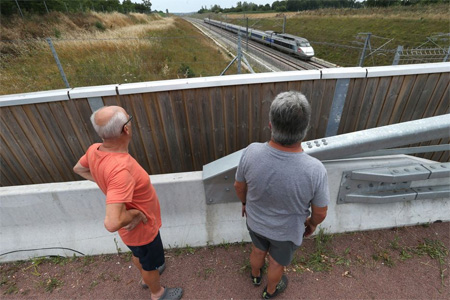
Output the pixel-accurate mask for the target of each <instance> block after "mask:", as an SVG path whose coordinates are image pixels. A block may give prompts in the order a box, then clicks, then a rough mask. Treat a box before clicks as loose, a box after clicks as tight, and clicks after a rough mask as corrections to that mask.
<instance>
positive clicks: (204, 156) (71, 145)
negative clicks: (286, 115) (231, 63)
mask: <svg viewBox="0 0 450 300" xmlns="http://www.w3.org/2000/svg"><path fill="white" fill-rule="evenodd" d="M449 65H450V64H449V63H447V64H443V63H440V64H427V65H415V68H413V67H411V66H407V67H404V66H395V67H386V68H385V69H382V68H358V69H355V68H342V69H334V70H327V71H326V72H323V71H320V70H318V71H307V72H306V73H305V72H304V73H301V72H286V73H283V74H282V75H279V74H278V75H272V74H265V75H264V74H256V75H236V76H235V75H233V76H226V77H211V78H206V79H183V80H172V81H166V82H152V83H142V84H131V85H124V86H112V87H110V86H107V87H98V88H97V89H96V88H77V89H73V90H61V91H54V92H53V94H57V95H58V96H57V97H52V96H48V97H46V93H45V92H41V93H38V94H36V93H34V94H33V93H31V94H21V95H8V96H1V97H0V106H1V107H0V117H1V123H0V126H1V145H0V146H1V180H0V185H1V186H9V185H23V184H35V183H49V182H64V181H73V180H79V179H81V178H79V177H78V176H77V175H75V174H74V173H73V172H72V167H73V166H74V165H75V163H76V162H77V161H78V159H79V158H80V157H81V156H82V155H83V154H84V151H85V150H86V149H87V148H88V146H89V145H90V144H92V143H94V142H99V141H100V140H99V138H98V137H97V135H96V133H95V132H94V130H93V128H92V126H91V124H90V120H89V118H90V115H91V113H92V111H93V110H94V108H95V107H94V106H93V103H95V102H97V104H98V105H120V106H123V107H124V108H125V109H126V110H127V112H128V113H129V114H131V115H133V117H134V118H133V120H132V126H133V141H132V144H131V147H130V153H131V155H133V156H134V157H135V158H136V160H137V161H138V162H139V163H140V164H141V165H142V166H143V167H144V168H145V170H146V171H147V172H148V173H149V174H162V173H176V172H187V171H198V170H201V169H202V166H203V165H205V164H207V163H209V162H212V161H214V160H216V159H219V158H221V157H223V156H226V155H228V154H230V153H232V152H235V151H237V150H240V149H242V148H244V147H246V146H247V145H248V144H250V143H252V142H261V141H267V140H268V139H269V138H270V130H269V127H268V111H269V107H270V104H271V101H272V100H273V99H274V97H275V96H276V95H277V94H278V93H280V92H283V91H287V90H297V91H301V92H303V93H304V94H305V95H306V97H307V98H308V99H309V101H310V102H311V106H312V112H313V114H312V116H313V117H312V123H311V129H310V130H309V132H308V135H307V137H306V140H312V139H316V138H321V137H324V136H325V133H326V130H327V126H328V125H329V122H328V121H329V119H330V111H331V107H332V105H333V102H334V101H336V99H338V98H339V97H341V98H342V100H343V101H345V102H343V103H345V104H344V106H343V108H342V114H341V116H340V122H339V123H338V125H339V126H338V130H337V134H341V133H348V132H353V131H358V130H363V129H367V128H373V127H379V126H383V125H388V124H394V123H398V122H404V121H409V120H416V119H421V118H425V117H431V116H436V115H441V114H446V113H449V98H450V97H449V74H450V73H449V71H450V68H449ZM353 70H354V72H353ZM383 70H384V71H383ZM392 70H394V71H392ZM350 71H352V72H350ZM371 74H372V76H370V75H371ZM391 74H393V75H391ZM343 79H345V80H347V84H346V85H345V89H344V93H343V94H342V93H340V94H338V93H336V86H337V83H338V82H339V81H340V80H343ZM102 91H106V92H102ZM46 98H48V99H49V100H48V101H47V100H46ZM334 117H335V116H331V118H334ZM444 143H449V141H448V139H446V140H435V141H427V142H424V143H422V145H435V144H444ZM422 156H423V157H426V158H429V159H432V160H436V161H449V153H448V151H446V152H439V153H430V154H426V155H422Z"/></svg>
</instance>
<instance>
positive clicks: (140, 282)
mask: <svg viewBox="0 0 450 300" xmlns="http://www.w3.org/2000/svg"><path fill="white" fill-rule="evenodd" d="M165 269H166V263H163V264H162V266H160V267H158V271H159V275H161V274H162V273H163V272H164V270H165ZM139 284H140V285H141V287H142V288H143V289H148V285H147V284H146V283H145V282H144V280H142V278H141V280H140V281H139Z"/></svg>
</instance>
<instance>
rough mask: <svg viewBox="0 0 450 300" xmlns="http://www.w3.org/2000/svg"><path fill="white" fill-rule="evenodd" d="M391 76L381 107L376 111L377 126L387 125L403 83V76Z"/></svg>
mask: <svg viewBox="0 0 450 300" xmlns="http://www.w3.org/2000/svg"><path fill="white" fill-rule="evenodd" d="M390 78H391V84H390V85H389V88H388V90H387V93H386V100H385V101H384V105H383V108H382V109H381V111H380V112H379V113H378V114H379V116H378V123H377V127H380V126H385V125H389V119H390V118H391V114H392V112H393V110H394V107H395V104H396V101H397V96H398V94H399V93H400V88H401V86H402V84H403V80H404V79H405V77H404V76H394V77H390Z"/></svg>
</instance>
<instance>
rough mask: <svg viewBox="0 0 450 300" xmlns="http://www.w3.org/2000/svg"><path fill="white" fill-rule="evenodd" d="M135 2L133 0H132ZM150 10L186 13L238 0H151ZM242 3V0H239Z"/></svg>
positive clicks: (262, 1) (258, 1)
mask: <svg viewBox="0 0 450 300" xmlns="http://www.w3.org/2000/svg"><path fill="white" fill-rule="evenodd" d="M274 1H275V0H269V1H268V0H247V2H248V3H250V2H252V3H255V4H258V5H260V4H264V5H265V4H270V5H271V4H272V2H274ZM132 2H135V1H132ZM136 2H137V1H136ZM150 2H151V3H152V10H157V11H163V12H166V9H168V10H169V13H187V12H197V11H199V10H200V9H201V8H202V6H203V7H204V6H206V8H210V7H211V6H213V5H215V4H217V5H219V6H220V7H221V8H231V7H232V6H234V7H236V4H237V3H238V2H239V1H238V0H151V1H150ZM241 2H242V3H244V0H241Z"/></svg>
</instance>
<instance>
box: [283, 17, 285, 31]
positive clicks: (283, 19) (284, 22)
mask: <svg viewBox="0 0 450 300" xmlns="http://www.w3.org/2000/svg"><path fill="white" fill-rule="evenodd" d="M285 32H286V16H284V18H283V33H285Z"/></svg>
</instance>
